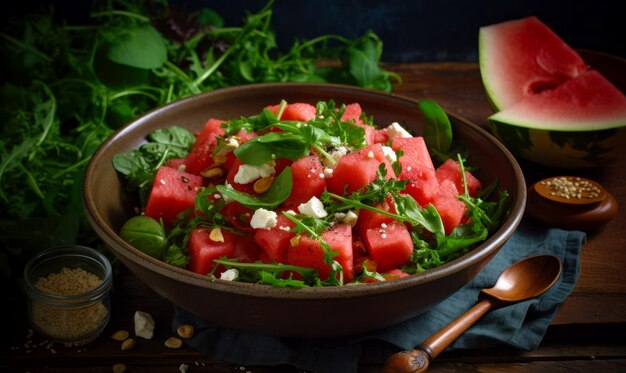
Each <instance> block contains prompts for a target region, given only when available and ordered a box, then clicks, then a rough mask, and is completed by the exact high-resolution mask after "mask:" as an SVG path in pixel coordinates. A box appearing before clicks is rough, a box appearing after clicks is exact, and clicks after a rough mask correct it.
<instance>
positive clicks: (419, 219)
mask: <svg viewBox="0 0 626 373" xmlns="http://www.w3.org/2000/svg"><path fill="white" fill-rule="evenodd" d="M392 196H393V202H394V204H395V207H396V211H397V213H398V215H400V216H402V217H403V219H402V220H400V219H399V221H404V222H408V223H409V224H411V225H413V226H422V227H424V228H425V229H426V230H427V231H429V232H431V233H433V234H434V235H435V236H436V237H441V236H445V230H444V228H443V222H442V221H441V216H440V215H439V212H438V211H437V209H436V208H435V206H433V205H432V204H429V205H428V206H426V208H421V207H419V206H418V205H417V202H415V199H413V197H411V196H410V195H408V194H400V193H392Z"/></svg>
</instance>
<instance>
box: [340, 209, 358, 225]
mask: <svg viewBox="0 0 626 373" xmlns="http://www.w3.org/2000/svg"><path fill="white" fill-rule="evenodd" d="M345 215H346V216H344V217H343V219H341V222H342V223H344V224H349V225H351V226H353V227H354V225H355V224H356V221H357V219H358V218H359V215H357V214H356V213H355V212H354V211H352V210H350V211H348V212H347V213H346V214H345Z"/></svg>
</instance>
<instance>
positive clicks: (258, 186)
mask: <svg viewBox="0 0 626 373" xmlns="http://www.w3.org/2000/svg"><path fill="white" fill-rule="evenodd" d="M272 183H274V176H267V177H262V178H260V179H258V180H257V181H255V182H254V185H253V186H252V189H253V190H254V191H255V192H256V193H258V194H262V193H265V192H267V191H268V190H269V189H270V187H271V186H272Z"/></svg>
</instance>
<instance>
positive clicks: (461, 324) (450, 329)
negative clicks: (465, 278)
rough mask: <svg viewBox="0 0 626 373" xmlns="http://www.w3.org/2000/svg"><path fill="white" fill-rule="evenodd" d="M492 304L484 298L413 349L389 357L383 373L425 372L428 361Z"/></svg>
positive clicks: (492, 302) (492, 301)
mask: <svg viewBox="0 0 626 373" xmlns="http://www.w3.org/2000/svg"><path fill="white" fill-rule="evenodd" d="M494 304H495V301H494V300H493V299H491V298H488V297H487V298H484V299H483V300H481V301H480V302H478V303H477V304H476V305H474V307H472V308H470V309H469V310H468V311H467V312H465V313H464V314H463V315H461V316H459V317H458V318H457V319H456V320H454V321H452V322H451V323H450V324H448V325H447V326H446V327H445V328H443V329H441V330H440V331H438V332H437V333H435V334H433V335H432V336H431V337H429V338H428V339H426V340H425V341H424V342H422V344H420V345H419V346H417V348H416V349H415V350H412V351H401V352H398V353H396V354H394V355H392V356H391V357H389V359H387V361H386V362H385V366H384V367H383V371H384V372H385V373H392V372H396V373H409V372H410V373H418V372H426V370H428V366H429V365H430V361H431V360H433V359H434V358H435V357H437V356H438V355H439V354H440V353H441V352H442V351H443V350H444V349H445V348H446V347H448V346H449V345H450V344H451V343H452V342H454V341H455V340H456V339H457V338H458V337H459V336H460V335H461V334H463V332H465V331H466V330H467V329H468V328H469V327H470V326H472V325H473V324H474V323H475V322H476V321H478V320H479V319H480V318H481V317H483V316H484V315H485V314H486V313H487V312H488V311H489V310H490V309H491V308H492V307H493V306H494Z"/></svg>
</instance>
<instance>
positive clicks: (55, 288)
mask: <svg viewBox="0 0 626 373" xmlns="http://www.w3.org/2000/svg"><path fill="white" fill-rule="evenodd" d="M101 283H102V280H101V279H100V278H99V277H98V276H96V275H94V274H93V273H90V272H87V271H85V270H84V269H81V268H76V269H68V268H63V269H62V270H61V272H59V273H51V274H50V275H48V276H46V277H41V278H39V279H38V280H37V282H36V283H35V287H36V288H37V289H39V290H41V291H43V292H46V293H48V294H55V295H80V294H84V293H86V292H88V291H90V290H93V289H95V288H96V287H98V286H99V285H100V284H101ZM107 315H108V309H107V307H106V306H105V305H104V304H103V303H102V301H101V300H95V301H94V302H91V303H89V304H87V305H85V304H81V305H80V306H74V307H72V306H71V304H69V303H59V304H58V306H52V305H48V304H45V305H44V304H41V303H37V302H33V305H32V321H33V324H34V325H36V326H37V327H38V328H39V329H41V331H42V332H44V333H45V334H47V335H48V336H49V337H51V338H54V339H58V340H62V341H66V345H67V344H69V345H76V346H77V345H81V344H85V343H87V342H90V341H91V340H93V339H94V338H95V337H96V336H91V337H88V336H89V335H90V334H91V333H93V332H96V331H97V330H98V329H99V328H100V327H101V326H102V325H103V322H104V321H105V320H106V317H107ZM85 337H88V339H82V340H81V338H85Z"/></svg>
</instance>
